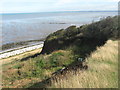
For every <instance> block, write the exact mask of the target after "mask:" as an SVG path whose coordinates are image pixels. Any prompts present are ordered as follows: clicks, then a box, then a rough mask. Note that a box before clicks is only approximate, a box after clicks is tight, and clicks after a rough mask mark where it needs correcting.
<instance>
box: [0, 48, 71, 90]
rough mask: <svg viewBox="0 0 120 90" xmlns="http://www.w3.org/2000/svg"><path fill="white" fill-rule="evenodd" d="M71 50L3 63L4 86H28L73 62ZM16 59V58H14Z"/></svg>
mask: <svg viewBox="0 0 120 90" xmlns="http://www.w3.org/2000/svg"><path fill="white" fill-rule="evenodd" d="M70 55H71V52H70V51H64V50H59V51H56V52H53V53H51V54H49V55H39V56H37V57H34V58H29V59H26V60H25V61H21V59H18V58H17V59H16V60H14V61H13V62H10V63H7V64H4V65H3V73H2V76H3V78H2V79H3V80H2V82H3V87H4V88H7V87H9V88H21V87H28V86H31V85H33V84H34V83H37V82H41V81H42V80H43V79H47V78H49V77H51V74H52V73H53V72H55V71H56V70H58V69H61V68H63V67H64V66H67V65H69V64H70V63H72V62H73V59H72V58H73V56H70ZM13 59H14V58H13Z"/></svg>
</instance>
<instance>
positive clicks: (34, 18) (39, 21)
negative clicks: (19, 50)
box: [0, 12, 117, 44]
mask: <svg viewBox="0 0 120 90" xmlns="http://www.w3.org/2000/svg"><path fill="white" fill-rule="evenodd" d="M115 15H117V12H51V13H50V12H49V13H22V14H4V15H2V22H0V27H2V44H6V43H12V42H19V41H27V40H37V39H41V38H45V37H46V36H47V35H48V34H50V33H52V32H54V31H56V30H59V29H62V28H67V27H68V26H71V25H76V26H80V25H83V24H88V23H91V22H92V21H99V20H100V18H104V17H107V16H115ZM1 24H2V25H1Z"/></svg>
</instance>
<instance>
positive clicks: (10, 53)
mask: <svg viewBox="0 0 120 90" xmlns="http://www.w3.org/2000/svg"><path fill="white" fill-rule="evenodd" d="M42 47H43V43H40V44H35V45H32V46H31V45H29V46H25V47H24V46H23V47H19V48H15V49H11V50H7V51H4V52H1V53H0V59H4V58H9V57H11V56H15V55H19V54H22V53H25V52H28V51H32V50H35V49H40V48H42Z"/></svg>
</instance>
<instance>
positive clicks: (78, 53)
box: [28, 38, 107, 88]
mask: <svg viewBox="0 0 120 90" xmlns="http://www.w3.org/2000/svg"><path fill="white" fill-rule="evenodd" d="M106 41H107V40H96V39H93V38H92V39H84V40H82V41H81V40H77V41H75V43H74V44H73V46H72V47H71V48H70V49H71V50H72V51H73V54H74V60H75V61H74V62H73V63H71V64H70V65H69V66H67V67H66V68H65V69H64V70H63V71H61V72H59V73H58V72H57V71H56V72H55V76H53V77H51V78H48V79H45V80H43V81H42V82H39V83H35V84H34V85H31V86H29V87H28V88H47V86H49V85H51V80H56V77H59V76H60V75H61V76H64V75H65V74H66V73H67V71H68V70H74V71H76V70H77V69H83V64H82V63H80V62H78V60H77V59H78V58H84V59H85V58H87V57H88V56H89V55H90V54H91V53H92V52H93V51H95V50H96V48H97V47H100V46H103V45H104V44H105V43H106ZM35 56H36V55H35Z"/></svg>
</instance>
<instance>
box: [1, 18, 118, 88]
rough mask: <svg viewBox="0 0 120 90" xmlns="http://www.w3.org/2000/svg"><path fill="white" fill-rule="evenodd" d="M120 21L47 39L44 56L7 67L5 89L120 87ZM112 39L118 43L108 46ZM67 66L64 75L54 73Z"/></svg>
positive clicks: (72, 28) (105, 21) (73, 28)
mask: <svg viewBox="0 0 120 90" xmlns="http://www.w3.org/2000/svg"><path fill="white" fill-rule="evenodd" d="M117 18H118V17H117V16H115V17H113V18H111V17H108V18H106V19H103V20H101V21H99V22H95V23H92V24H89V25H83V26H80V27H78V28H77V27H76V26H70V27H68V28H67V29H65V30H63V29H62V30H59V31H57V32H54V33H53V34H50V35H49V36H48V37H47V38H46V40H45V43H44V47H43V49H42V52H41V54H37V55H34V56H29V57H27V58H24V59H17V60H14V61H13V62H11V63H8V64H6V65H3V75H2V76H3V80H2V83H3V85H2V86H3V87H9V88H21V87H29V88H33V87H34V88H36V87H39V88H46V87H68V88H69V87H75V88H76V87H83V88H85V87H98V88H99V87H106V88H107V87H118V86H117V80H118V79H117V78H116V77H117V75H118V74H117V73H118V72H117V59H118V58H117V56H118V54H117V41H116V39H118V25H117ZM109 39H112V40H115V41H109V42H108V43H107V44H105V43H106V41H107V40H109ZM104 44H105V46H104V47H102V46H103V45H104ZM99 47H100V48H99ZM96 50H97V51H96ZM108 50H109V51H108ZM91 53H92V54H91ZM79 58H82V59H84V61H86V62H88V65H87V64H86V62H83V61H82V62H79V61H78V59H79ZM84 65H86V67H88V69H87V68H86V69H87V70H85V69H84V68H83V67H84ZM65 67H66V68H67V69H65V71H63V72H62V73H61V72H60V73H58V74H56V75H54V74H53V73H54V72H55V71H60V69H62V68H65ZM73 74H74V75H73ZM54 77H55V78H54ZM71 77H72V78H71ZM94 77H95V78H94ZM91 78H92V79H91ZM108 81H109V82H108ZM75 84H76V85H75ZM103 84H104V85H103Z"/></svg>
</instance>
